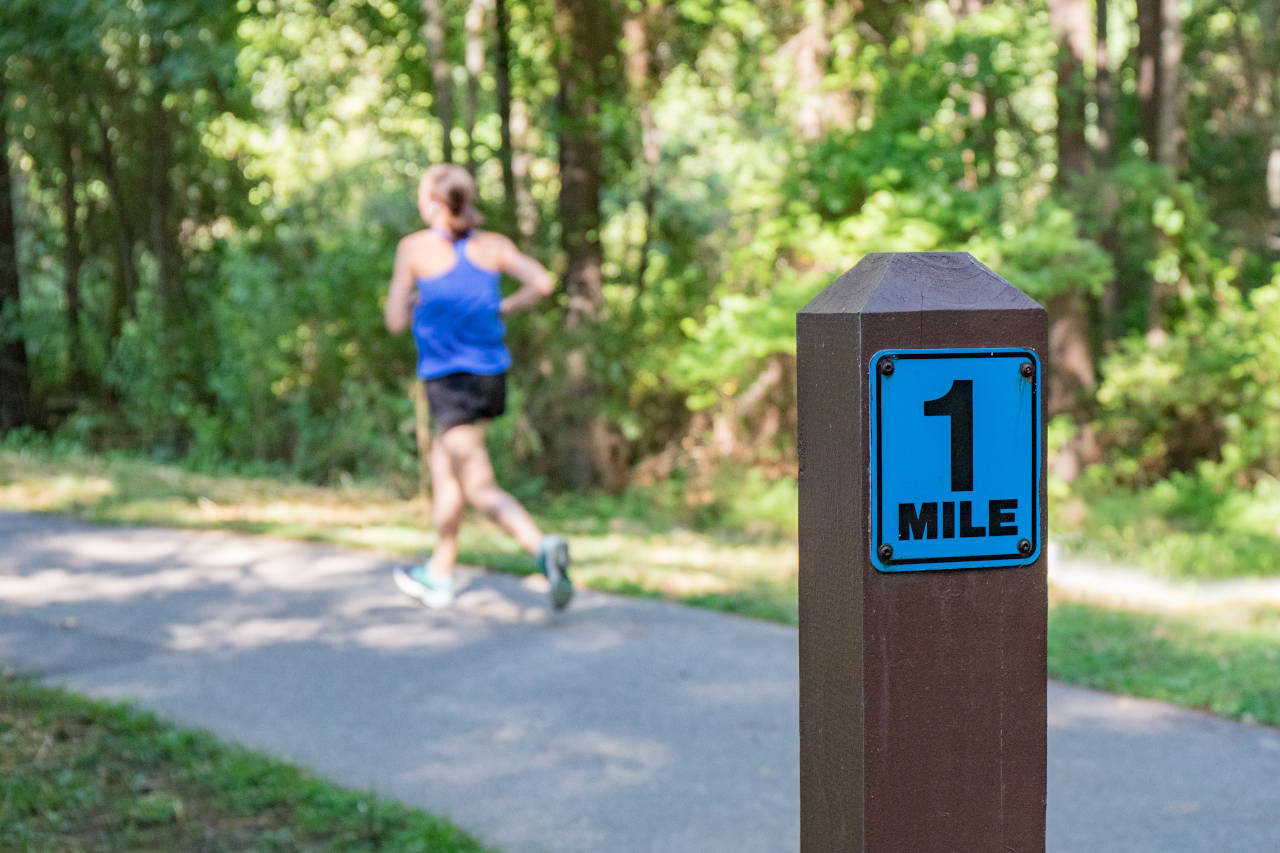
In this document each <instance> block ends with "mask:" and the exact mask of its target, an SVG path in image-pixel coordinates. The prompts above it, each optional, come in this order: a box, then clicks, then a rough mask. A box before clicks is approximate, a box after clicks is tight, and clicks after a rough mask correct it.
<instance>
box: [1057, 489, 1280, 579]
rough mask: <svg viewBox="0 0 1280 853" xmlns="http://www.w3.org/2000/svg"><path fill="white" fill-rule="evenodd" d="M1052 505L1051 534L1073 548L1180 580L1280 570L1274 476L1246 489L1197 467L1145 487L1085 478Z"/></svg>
mask: <svg viewBox="0 0 1280 853" xmlns="http://www.w3.org/2000/svg"><path fill="white" fill-rule="evenodd" d="M1052 509H1053V510H1054V515H1053V516H1051V521H1052V522H1053V528H1054V530H1055V531H1058V533H1057V539H1058V541H1059V542H1060V543H1061V544H1062V545H1064V546H1065V547H1067V548H1068V549H1069V550H1070V551H1072V552H1073V553H1077V554H1081V555H1085V556H1091V557H1098V558H1102V559H1107V560H1114V561H1118V562H1123V563H1129V564H1132V565H1133V566H1135V567H1140V568H1142V569H1143V570H1145V571H1150V572H1152V573H1154V574H1159V575H1162V576H1166V577H1173V578H1180V579H1194V580H1206V579H1225V578H1239V577H1260V576H1269V575H1277V574H1280V481H1276V480H1273V479H1266V478H1264V479H1262V480H1261V481H1259V482H1258V483H1256V484H1255V485H1254V486H1252V487H1251V488H1250V489H1248V490H1247V491H1242V490H1240V489H1237V488H1235V487H1234V486H1231V485H1228V484H1224V483H1221V482H1217V481H1215V479H1214V478H1211V477H1208V476H1204V475H1199V474H1178V473H1175V474H1174V475H1172V476H1171V477H1170V478H1169V479H1167V480H1162V481H1161V482H1159V483H1157V484H1155V485H1154V486H1152V487H1150V488H1148V489H1143V490H1130V489H1121V488H1114V487H1112V488H1108V487H1104V486H1103V485H1101V484H1097V483H1088V482H1084V483H1082V484H1081V485H1079V486H1078V487H1077V489H1076V493H1075V494H1067V493H1065V492H1064V493H1063V494H1062V499H1061V500H1058V501H1055V502H1054V506H1053V507H1052ZM1072 528H1074V529H1072ZM1064 531H1065V532H1064Z"/></svg>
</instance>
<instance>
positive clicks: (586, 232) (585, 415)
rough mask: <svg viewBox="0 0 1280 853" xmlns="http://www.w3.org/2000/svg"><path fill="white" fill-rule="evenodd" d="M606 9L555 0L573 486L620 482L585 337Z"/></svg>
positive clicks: (611, 37) (594, 295)
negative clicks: (569, 348)
mask: <svg viewBox="0 0 1280 853" xmlns="http://www.w3.org/2000/svg"><path fill="white" fill-rule="evenodd" d="M616 25H617V20H616V18H615V16H614V10H613V8H612V4H610V3H606V2H601V0H556V16H555V27H556V35H557V41H558V45H557V58H556V59H557V62H556V66H557V71H558V74H559V79H560V91H559V95H558V98H557V105H558V107H559V109H558V111H557V116H556V119H557V135H558V141H559V149H560V199H559V212H560V245H561V248H562V249H563V250H564V254H565V274H564V290H565V292H566V294H567V296H568V306H567V308H566V311H565V316H564V326H565V330H566V332H567V333H568V340H569V342H570V343H571V345H572V344H576V346H574V347H573V349H572V350H570V351H569V352H567V353H565V354H564V356H565V364H564V371H563V381H564V387H563V388H562V389H561V390H562V394H563V396H562V397H561V401H562V404H563V405H562V409H563V411H562V417H563V420H562V424H561V428H560V429H556V430H554V433H555V435H556V438H555V442H556V444H555V448H556V449H555V455H556V457H557V459H556V463H557V467H558V468H559V471H558V472H557V473H558V474H559V476H560V478H562V479H563V480H564V481H565V482H568V483H570V484H572V485H574V486H577V487H584V486H590V485H603V486H605V487H606V488H609V489H611V490H618V489H621V487H622V486H623V485H625V483H626V458H625V442H623V441H622V438H621V436H620V435H619V433H618V432H617V430H616V429H614V428H613V427H612V425H611V424H610V423H609V421H608V420H607V419H606V418H605V417H604V415H603V414H602V413H601V408H602V407H601V406H600V405H599V397H600V391H601V384H600V382H599V379H598V377H597V376H596V375H594V371H593V370H592V369H591V365H590V352H589V347H588V346H587V342H586V338H587V333H588V330H589V329H590V327H591V326H593V325H594V324H596V323H598V322H599V321H601V320H602V319H604V269H603V266H604V250H603V247H602V246H601V242H600V226H601V217H600V187H601V184H602V175H603V170H604V150H603V141H602V137H601V128H600V119H601V107H602V103H601V102H602V99H603V96H604V94H605V92H606V83H605V80H606V78H607V74H608V72H607V69H606V67H605V65H606V62H605V60H606V58H607V57H609V56H610V55H611V54H612V53H613V52H614V51H616V47H617V42H618V36H619V33H618V32H617V31H616V30H615V29H614V27H615V26H616Z"/></svg>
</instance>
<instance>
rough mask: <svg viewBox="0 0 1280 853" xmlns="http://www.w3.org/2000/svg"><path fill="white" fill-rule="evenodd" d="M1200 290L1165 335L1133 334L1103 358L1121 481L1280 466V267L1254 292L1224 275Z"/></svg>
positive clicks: (1113, 469)
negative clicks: (1204, 294)
mask: <svg viewBox="0 0 1280 853" xmlns="http://www.w3.org/2000/svg"><path fill="white" fill-rule="evenodd" d="M1196 295H1197V294H1192V295H1191V298H1189V299H1187V300H1186V301H1185V302H1184V306H1183V308H1184V315H1183V317H1182V319H1181V320H1179V321H1178V322H1177V323H1176V324H1175V326H1174V331H1173V333H1172V334H1171V335H1169V336H1168V337H1167V339H1165V340H1158V341H1156V342H1149V341H1147V340H1146V339H1142V338H1137V337H1133V338H1128V339H1126V340H1124V341H1122V342H1121V343H1120V346H1119V347H1118V348H1117V350H1116V352H1115V353H1114V354H1113V355H1112V356H1110V357H1109V358H1108V359H1107V361H1106V362H1105V363H1104V365H1103V370H1104V372H1105V375H1106V381H1105V382H1104V383H1103V385H1102V386H1101V388H1099V390H1098V402H1099V406H1100V413H1099V419H1098V427H1099V433H1100V437H1101V439H1102V441H1103V442H1104V444H1105V445H1106V447H1107V448H1108V449H1109V457H1108V464H1109V470H1110V474H1111V476H1112V477H1113V478H1114V480H1115V481H1116V482H1118V483H1121V484H1139V485H1141V484H1148V483H1151V482H1154V481H1155V480H1156V479H1158V478H1160V477H1163V476H1165V475H1167V474H1168V473H1169V472H1171V471H1183V472H1196V473H1197V474H1198V475H1199V476H1201V477H1203V478H1204V479H1205V480H1206V481H1207V482H1208V483H1210V484H1212V485H1214V486H1215V487H1216V488H1227V487H1229V486H1231V485H1232V484H1236V485H1242V486H1246V487H1247V486H1248V485H1249V484H1251V483H1253V482H1256V481H1257V480H1258V479H1259V478H1261V477H1263V476H1266V475H1269V476H1271V477H1277V476H1280V346H1278V345H1277V339H1276V334H1275V330H1276V329H1277V328H1280V271H1278V272H1277V275H1276V278H1275V279H1273V281H1272V282H1271V283H1270V284H1268V285H1265V286H1263V287H1259V288H1257V289H1255V290H1253V291H1252V292H1250V293H1249V294H1247V295H1244V294H1241V293H1240V291H1239V290H1238V289H1236V288H1234V287H1232V286H1230V285H1228V284H1226V283H1222V282H1220V283H1219V284H1218V285H1217V286H1216V287H1215V288H1214V290H1213V297H1212V299H1211V300H1209V301H1208V302H1207V303H1206V302H1202V301H1200V300H1199V299H1196V298H1195V296H1196Z"/></svg>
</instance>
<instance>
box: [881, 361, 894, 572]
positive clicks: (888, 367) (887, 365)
mask: <svg viewBox="0 0 1280 853" xmlns="http://www.w3.org/2000/svg"><path fill="white" fill-rule="evenodd" d="M880 374H881V375H882V376H892V375H893V359H892V358H890V357H889V356H887V355H886V356H885V357H884V358H882V359H880ZM884 547H886V548H888V549H889V550H891V551H892V550H893V547H892V546H891V545H885V546H884Z"/></svg>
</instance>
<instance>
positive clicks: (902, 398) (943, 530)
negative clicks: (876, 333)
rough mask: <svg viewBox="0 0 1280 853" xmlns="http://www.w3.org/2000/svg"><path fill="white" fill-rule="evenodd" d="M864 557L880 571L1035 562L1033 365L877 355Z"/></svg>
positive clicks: (967, 355) (966, 352)
mask: <svg viewBox="0 0 1280 853" xmlns="http://www.w3.org/2000/svg"><path fill="white" fill-rule="evenodd" d="M868 381H869V386H870V388H869V397H868V400H869V403H870V416H871V417H870V421H871V423H870V433H871V434H870V439H871V440H870V444H869V447H870V456H871V537H870V551H871V561H872V563H873V564H874V565H875V567H876V568H877V569H879V570H880V571H882V572H908V571H921V570H926V569H974V568H985V567H991V566H1021V565H1027V564H1030V563H1034V562H1035V561H1036V559H1037V558H1038V557H1039V555H1040V546H1041V543H1040V506H1039V498H1040V420H1039V419H1040V360H1039V359H1038V358H1037V357H1036V354H1035V353H1034V352H1033V351H1031V350H1028V349H937V350H881V351H880V352H878V353H876V355H875V357H874V358H872V359H871V364H870V369H869V374H868Z"/></svg>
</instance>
